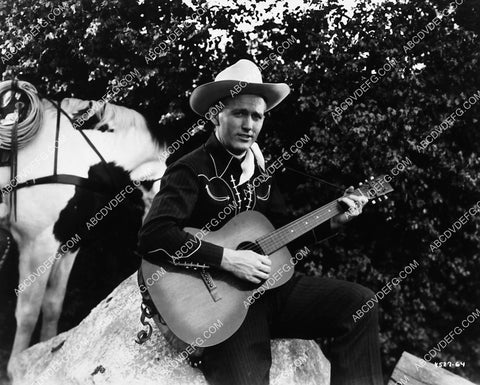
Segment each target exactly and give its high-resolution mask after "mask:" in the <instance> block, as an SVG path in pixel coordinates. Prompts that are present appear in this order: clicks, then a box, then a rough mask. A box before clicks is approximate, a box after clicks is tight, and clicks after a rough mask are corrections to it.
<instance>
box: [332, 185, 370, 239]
mask: <svg viewBox="0 0 480 385" xmlns="http://www.w3.org/2000/svg"><path fill="white" fill-rule="evenodd" d="M353 190H354V188H353V186H350V187H349V188H347V189H346V190H345V193H344V194H343V197H342V198H339V199H338V202H339V203H340V204H342V205H343V206H344V207H345V208H346V209H347V211H346V212H344V213H342V214H338V215H336V216H334V217H333V218H332V219H331V220H330V227H331V228H332V230H336V229H337V228H339V227H340V226H341V225H343V224H344V223H347V222H348V221H350V220H352V218H354V217H356V216H358V215H360V214H361V213H362V209H363V206H365V204H366V203H367V202H368V199H367V197H364V196H362V195H353V194H351V193H352V192H353Z"/></svg>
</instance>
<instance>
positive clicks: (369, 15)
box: [0, 0, 480, 381]
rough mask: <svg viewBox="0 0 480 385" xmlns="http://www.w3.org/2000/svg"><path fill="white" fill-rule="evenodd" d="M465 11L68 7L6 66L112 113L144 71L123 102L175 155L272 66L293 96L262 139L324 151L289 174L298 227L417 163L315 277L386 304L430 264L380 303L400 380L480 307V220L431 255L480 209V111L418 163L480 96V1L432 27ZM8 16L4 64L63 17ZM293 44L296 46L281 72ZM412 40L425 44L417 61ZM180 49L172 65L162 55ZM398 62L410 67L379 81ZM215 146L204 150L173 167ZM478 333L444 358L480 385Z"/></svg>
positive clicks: (35, 6) (36, 10)
mask: <svg viewBox="0 0 480 385" xmlns="http://www.w3.org/2000/svg"><path fill="white" fill-rule="evenodd" d="M450 3H451V2H450V1H444V0H442V1H437V2H434V1H431V0H426V1H419V0H408V1H399V2H392V1H386V2H384V3H382V4H380V5H374V4H372V3H371V2H370V1H368V0H364V1H362V2H358V3H357V4H356V5H355V8H354V9H353V10H352V11H351V12H349V11H348V10H346V9H344V8H343V7H342V6H341V5H340V4H338V2H337V1H329V2H327V4H324V5H320V4H318V3H317V2H310V3H308V4H307V2H305V4H306V6H304V7H297V8H292V7H290V6H288V5H287V2H282V3H278V4H273V3H269V2H257V3H254V2H244V1H238V0H235V1H231V2H229V5H228V6H211V7H207V6H206V4H205V3H201V4H197V5H195V6H193V7H190V6H188V5H187V4H185V3H182V2H181V1H179V0H173V1H169V2H163V3H161V4H157V2H154V1H149V0H145V1H143V2H142V1H138V2H134V1H129V0H124V1H119V0H116V1H109V2H108V4H107V2H106V1H99V0H82V1H80V0H78V1H74V0H68V1H66V2H64V3H63V4H66V5H67V6H63V8H64V10H63V11H62V13H61V15H58V16H57V17H56V18H55V20H54V21H50V22H49V23H48V25H47V26H46V27H44V28H43V27H42V29H41V31H40V33H39V34H38V35H37V36H36V37H35V39H34V40H32V41H30V42H29V43H27V45H26V46H25V47H23V48H22V49H20V50H18V52H16V53H15V54H13V56H12V58H11V59H10V60H8V62H6V63H3V67H2V72H3V78H4V79H6V78H10V77H11V76H13V75H16V76H18V77H19V78H21V79H24V80H28V81H30V82H32V83H33V84H35V85H36V86H37V87H38V89H39V90H40V91H41V92H42V93H44V94H49V95H55V96H63V97H66V96H72V95H73V96H76V97H80V98H84V99H97V98H101V97H102V96H103V95H104V94H105V92H106V90H107V89H109V87H111V86H112V85H113V84H116V83H118V81H119V80H120V79H121V78H122V77H123V76H124V75H125V74H127V73H129V72H130V71H132V70H135V69H137V70H138V71H139V72H140V74H141V76H142V77H141V79H140V80H139V81H138V82H137V83H136V84H133V85H132V86H129V87H124V88H122V91H121V92H120V93H119V94H118V95H117V98H116V100H115V101H116V102H117V103H119V104H123V105H127V106H129V107H132V108H135V109H137V110H139V111H140V112H142V113H144V114H145V115H146V116H147V117H148V118H149V119H150V122H151V124H153V125H155V127H156V128H158V132H159V135H161V136H163V137H165V138H166V139H167V141H169V142H171V141H173V140H175V138H177V137H179V136H180V135H181V133H183V132H185V131H186V129H187V128H189V127H190V126H191V125H192V124H193V123H194V122H196V121H197V119H198V117H196V116H195V115H194V114H193V113H192V112H191V111H190V109H189V106H188V96H189V93H190V92H191V90H192V89H193V88H194V87H195V86H196V85H198V84H201V83H205V82H208V81H211V80H212V79H213V76H214V74H216V73H217V72H218V71H219V70H221V69H223V68H224V67H225V66H227V65H230V64H232V63H234V62H235V61H236V60H238V59H240V58H251V59H252V60H254V61H256V62H257V63H258V64H264V65H265V66H266V69H265V70H264V71H263V75H264V78H265V80H268V81H272V82H274V81H285V82H287V83H288V84H290V85H291V86H292V94H291V95H290V96H289V97H288V99H287V100H286V102H284V103H283V104H282V105H281V106H279V107H278V108H276V109H275V110H273V112H272V113H270V114H269V115H270V116H269V118H268V120H267V122H266V124H265V127H264V132H263V133H262V137H261V142H262V144H263V146H264V148H265V153H266V154H267V155H269V156H270V157H272V158H274V157H276V156H278V155H279V154H280V153H281V150H282V148H285V149H286V148H288V147H289V146H290V145H291V144H292V143H293V142H294V141H295V140H297V139H298V138H299V137H301V136H303V135H304V134H307V135H308V136H309V137H310V138H311V141H310V143H309V145H307V146H306V147H305V148H304V151H303V152H302V153H299V154H298V156H296V157H294V158H292V160H291V161H290V163H289V164H288V168H289V169H288V170H287V171H286V172H284V173H282V174H280V182H281V185H282V188H283V191H284V192H285V194H286V197H288V199H289V201H290V203H291V214H292V216H298V215H300V214H303V213H305V212H307V211H309V210H312V209H313V208H315V207H317V206H319V205H321V204H323V203H325V202H326V201H327V200H331V199H335V198H336V197H338V196H339V195H340V194H342V190H343V188H344V187H347V186H349V185H350V184H353V183H355V182H356V181H361V180H363V179H365V178H367V177H369V176H370V175H378V174H388V173H390V172H391V170H392V169H393V168H394V167H395V166H396V165H397V164H398V162H399V161H402V160H406V159H408V160H410V161H411V165H410V166H408V168H407V169H406V170H405V171H403V172H401V173H399V175H396V176H393V177H394V179H393V181H392V185H393V187H394V188H395V191H394V193H392V195H391V199H390V200H389V201H388V202H386V203H385V204H382V205H380V206H378V207H376V206H375V207H374V206H370V207H368V206H367V208H366V209H365V213H364V214H363V215H362V216H361V218H358V219H356V220H354V221H353V222H352V223H351V224H349V225H348V226H347V227H346V228H345V230H344V231H343V234H342V235H340V236H339V237H337V238H334V239H332V240H330V241H328V242H326V243H323V244H322V245H321V246H320V247H318V248H317V249H316V250H315V252H314V255H313V256H312V258H311V259H310V260H309V261H308V262H307V263H306V264H305V266H304V270H305V271H306V272H308V273H309V274H322V275H327V276H335V277H337V278H343V279H348V280H353V281H357V282H359V283H362V284H364V285H365V286H367V287H370V288H372V289H373V290H374V291H378V290H379V289H381V288H382V286H384V285H385V284H386V283H387V282H389V281H390V280H391V279H392V278H394V277H397V276H398V273H399V272H400V271H401V270H402V269H403V268H404V267H405V266H406V265H408V264H409V263H411V262H412V261H414V260H415V261H417V262H418V263H419V267H418V268H417V269H415V271H413V272H412V274H410V275H409V276H408V277H407V278H406V279H405V280H404V281H402V282H401V284H400V285H398V286H396V287H395V289H394V290H393V291H392V293H390V294H389V295H387V296H385V298H384V299H383V300H382V301H381V302H380V305H381V309H382V314H381V330H382V342H383V343H382V349H383V358H384V367H385V373H386V374H390V372H391V370H392V369H393V366H394V364H395V362H396V361H397V360H398V358H399V357H400V354H401V352H402V351H403V350H408V351H410V352H412V353H413V354H416V355H417V356H421V357H423V356H424V355H425V353H427V352H428V351H429V350H430V349H432V348H433V346H436V344H437V342H438V341H439V340H441V339H442V338H443V337H444V336H445V335H446V334H447V333H448V332H449V331H450V330H452V329H453V328H454V327H455V326H457V325H459V324H460V322H461V321H462V320H463V319H464V318H465V317H466V316H467V315H468V314H470V313H471V312H472V311H474V310H475V309H476V308H477V306H478V298H479V296H480V287H479V285H478V282H480V269H479V267H478V266H479V262H480V255H479V250H480V235H479V234H480V231H479V230H480V219H479V217H480V216H479V215H476V216H474V217H472V218H469V221H468V223H466V224H465V225H463V226H462V228H461V229H460V230H458V231H456V232H455V234H454V235H453V236H452V237H451V238H450V239H449V240H448V241H447V242H445V243H444V244H442V245H441V247H439V248H431V244H432V242H434V241H435V240H436V239H437V238H438V236H439V235H441V234H443V232H444V231H445V230H446V229H448V228H449V227H451V226H452V224H453V223H454V222H455V221H456V220H457V219H458V218H459V217H460V216H461V215H463V214H464V213H465V212H466V211H467V210H468V209H469V208H470V207H472V206H473V205H474V204H475V203H476V202H477V201H478V200H479V195H478V186H479V173H480V161H479V156H478V148H479V144H480V134H479V131H478V129H476V128H477V126H478V116H479V112H480V107H479V104H474V105H472V106H471V108H470V109H469V110H468V111H465V113H464V114H463V116H461V117H457V119H456V121H455V123H454V124H453V125H451V126H450V127H449V128H448V129H447V130H445V131H444V132H442V134H441V135H440V136H439V137H438V138H437V139H436V140H435V141H434V142H433V143H431V144H430V145H429V146H428V147H427V148H426V149H425V150H419V146H420V145H421V143H422V140H425V137H426V135H427V134H429V133H430V132H431V131H432V130H433V129H434V128H435V127H437V126H438V125H440V124H441V123H442V122H443V121H444V120H445V119H446V118H447V117H448V116H449V115H450V114H452V113H453V112H454V111H455V110H456V109H457V108H459V107H462V103H463V102H464V101H465V100H466V99H468V98H469V97H470V96H472V95H474V94H478V92H479V89H480V88H479V85H480V73H479V71H478V63H479V55H480V54H479V52H480V51H479V29H478V16H479V13H480V1H478V0H470V1H465V2H464V4H462V5H461V6H460V7H458V9H456V10H454V9H451V7H450V9H449V10H450V11H452V12H451V13H450V14H449V15H448V16H443V17H441V22H440V23H439V24H438V25H435V27H434V28H432V29H428V28H427V25H429V23H430V22H432V20H433V19H434V18H435V17H436V16H437V15H438V14H439V13H440V12H441V11H442V10H444V9H446V8H447V7H449V4H450ZM2 5H3V7H2V8H1V9H0V18H1V19H2V22H3V23H2V25H4V26H6V28H3V29H2V31H0V51H1V52H2V55H5V53H6V52H7V51H8V50H9V49H11V46H12V44H15V43H16V42H18V41H22V38H23V36H25V35H26V33H27V32H29V31H30V29H31V26H32V25H34V24H36V23H39V21H40V19H41V18H43V19H42V20H48V19H46V18H47V15H48V14H49V13H50V12H52V10H53V9H54V8H55V7H58V6H59V3H54V2H41V3H39V2H33V1H28V0H18V1H16V2H15V3H13V2H12V3H10V2H9V3H6V2H5V3H3V4H2ZM201 7H204V8H205V11H204V12H203V11H199V9H200V8H201ZM245 26H246V27H245ZM179 30H180V31H181V32H180V33H179ZM420 31H424V36H423V37H422V38H421V39H420V38H419V36H420V35H419V33H420ZM175 32H177V35H172V33H173V34H175ZM169 36H170V37H169ZM172 36H175V38H172ZM288 39H290V40H289V41H292V42H293V41H294V40H295V42H294V43H291V44H290V46H289V47H288V49H286V50H285V52H284V53H283V54H282V55H280V54H278V55H276V57H275V59H273V60H271V59H270V54H272V53H276V52H277V53H278V51H276V50H277V48H278V47H280V46H282V43H284V42H285V41H286V40H288ZM412 39H414V41H417V40H418V44H415V45H414V46H413V47H412V48H410V47H409V46H408V42H409V41H411V40H412ZM162 44H163V45H162ZM165 46H167V47H168V48H167V49H166V50H164V51H163V52H160V49H159V48H157V47H165ZM407 48H408V49H407ZM156 52H157V53H158V52H160V54H157V53H156ZM387 62H395V63H397V64H396V65H394V66H393V68H392V69H391V70H389V71H388V72H387V73H386V74H385V75H384V76H380V75H379V69H380V68H381V67H383V66H384V65H385V63H387ZM374 74H376V75H377V76H378V81H377V82H376V83H375V84H371V85H370V86H369V87H368V89H367V90H366V91H363V92H362V95H360V96H358V97H357V100H355V101H354V102H353V104H352V105H351V106H348V108H346V109H345V111H342V113H341V114H338V111H339V110H338V108H341V107H340V106H341V105H342V102H344V100H345V99H346V98H347V97H349V96H350V97H352V95H355V92H356V90H357V89H361V88H360V87H361V86H362V84H365V81H366V80H367V79H370V78H371V76H372V75H374ZM364 87H365V85H364ZM357 95H359V92H358V91H357ZM339 115H341V116H339ZM206 135H207V133H200V134H197V135H196V136H194V138H193V139H191V140H190V141H188V143H186V144H185V145H184V146H183V147H182V148H181V150H179V151H178V152H176V153H175V154H174V155H173V156H172V159H176V158H178V157H179V156H180V155H182V154H183V153H185V152H187V151H190V150H191V149H192V148H193V147H195V146H197V145H198V144H200V143H201V142H202V141H203V140H205V137H206ZM291 169H295V170H298V171H300V172H301V173H306V174H308V175H310V176H313V177H314V178H312V177H305V176H303V175H301V174H299V173H296V172H294V171H291ZM315 178H321V179H325V180H327V181H330V182H333V183H334V184H336V185H337V186H339V187H340V188H331V187H329V186H328V185H325V184H323V183H320V182H319V181H318V180H317V179H315ZM90 252H91V253H94V252H95V251H94V250H92V251H90ZM479 329H480V328H479V327H478V324H474V325H471V326H470V327H469V328H468V329H466V330H464V331H463V333H462V334H461V335H459V336H456V338H455V340H454V341H453V342H452V343H450V344H449V345H448V347H447V348H445V349H444V350H443V351H442V352H441V353H440V354H439V356H438V359H439V360H442V361H465V362H466V367H465V368H457V369H454V371H456V372H457V373H459V374H461V375H464V376H467V377H470V378H471V379H472V380H474V381H475V380H476V381H479V380H480V378H479V377H478V373H479V370H480V350H479V349H480V348H479V346H480V344H479V343H478V341H479V337H480V336H479ZM475 375H476V376H477V377H475Z"/></svg>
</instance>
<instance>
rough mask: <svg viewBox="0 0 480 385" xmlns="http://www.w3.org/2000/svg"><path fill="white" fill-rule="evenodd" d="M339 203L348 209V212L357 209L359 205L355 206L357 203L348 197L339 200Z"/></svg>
mask: <svg viewBox="0 0 480 385" xmlns="http://www.w3.org/2000/svg"><path fill="white" fill-rule="evenodd" d="M338 202H340V203H341V204H343V205H344V206H345V207H346V208H347V210H350V209H354V208H356V207H357V205H356V204H355V201H353V200H352V199H350V198H347V197H342V198H339V199H338Z"/></svg>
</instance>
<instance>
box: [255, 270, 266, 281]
mask: <svg viewBox="0 0 480 385" xmlns="http://www.w3.org/2000/svg"><path fill="white" fill-rule="evenodd" d="M255 276H256V277H258V278H260V279H263V280H265V279H268V277H269V276H270V275H269V274H267V273H263V272H261V271H259V272H257V274H255Z"/></svg>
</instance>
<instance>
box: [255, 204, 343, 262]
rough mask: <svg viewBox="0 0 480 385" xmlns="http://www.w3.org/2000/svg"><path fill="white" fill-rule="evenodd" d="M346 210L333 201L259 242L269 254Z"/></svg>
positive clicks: (260, 239) (261, 238)
mask: <svg viewBox="0 0 480 385" xmlns="http://www.w3.org/2000/svg"><path fill="white" fill-rule="evenodd" d="M344 211H345V210H344V209H343V208H342V206H341V205H340V204H339V203H338V202H337V201H336V200H335V201H332V202H330V203H328V204H326V205H325V206H322V207H320V208H319V209H317V210H315V211H312V212H310V213H308V214H306V215H304V216H303V217H301V218H299V219H297V220H295V221H293V222H292V223H289V224H288V225H285V226H283V227H280V228H279V229H277V230H275V231H273V232H271V233H270V234H267V235H264V236H263V237H260V238H258V239H257V243H258V244H259V245H260V247H261V248H262V250H263V251H264V252H265V254H267V255H269V254H271V253H273V252H275V251H277V250H278V249H281V248H282V247H283V246H285V245H287V244H288V243H290V242H292V241H293V240H295V239H297V238H298V237H300V236H302V235H303V234H305V233H307V232H308V231H310V230H312V229H314V228H315V227H317V226H318V225H321V224H322V223H323V222H325V221H328V220H329V219H330V218H333V217H334V216H335V215H337V214H340V213H343V212H344Z"/></svg>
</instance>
